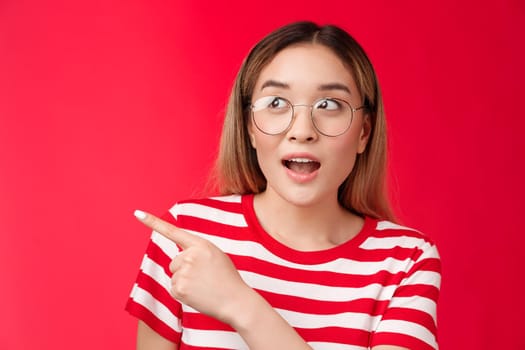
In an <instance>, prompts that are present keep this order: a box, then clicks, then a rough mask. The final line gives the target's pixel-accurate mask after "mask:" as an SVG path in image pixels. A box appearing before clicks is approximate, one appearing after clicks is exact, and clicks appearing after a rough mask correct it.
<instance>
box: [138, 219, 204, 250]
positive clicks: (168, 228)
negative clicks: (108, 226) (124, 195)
mask: <svg viewBox="0 0 525 350" xmlns="http://www.w3.org/2000/svg"><path fill="white" fill-rule="evenodd" d="M134 215H135V217H136V218H137V219H138V220H139V221H140V222H142V223H143V224H144V225H146V226H148V227H149V228H151V229H152V230H154V231H156V232H158V233H160V234H161V235H163V236H164V237H166V238H168V239H169V240H171V241H173V242H175V243H177V244H178V245H180V246H181V248H182V249H186V248H189V247H190V246H192V245H194V244H196V243H197V242H198V241H199V238H198V237H196V236H194V235H192V234H191V233H188V232H186V231H184V230H181V229H179V228H178V227H177V226H174V225H172V224H170V223H169V222H166V221H164V220H162V219H160V218H158V217H156V216H155V215H152V214H150V213H146V212H144V211H142V210H135V212H134Z"/></svg>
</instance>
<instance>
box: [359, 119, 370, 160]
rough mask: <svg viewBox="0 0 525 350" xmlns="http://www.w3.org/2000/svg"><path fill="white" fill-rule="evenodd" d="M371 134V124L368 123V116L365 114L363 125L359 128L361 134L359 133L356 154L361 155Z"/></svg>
mask: <svg viewBox="0 0 525 350" xmlns="http://www.w3.org/2000/svg"><path fill="white" fill-rule="evenodd" d="M371 132H372V122H371V121H370V116H369V115H368V114H366V115H365V118H364V120H363V125H362V126H361V132H360V133H359V141H358V142H359V143H358V145H357V153H358V154H361V153H363V152H364V151H365V150H366V145H367V144H368V139H369V138H370V134H371Z"/></svg>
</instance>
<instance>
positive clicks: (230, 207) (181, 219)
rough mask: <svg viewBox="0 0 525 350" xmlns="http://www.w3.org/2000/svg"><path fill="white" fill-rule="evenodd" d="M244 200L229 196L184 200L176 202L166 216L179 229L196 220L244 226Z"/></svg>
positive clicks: (238, 196)
mask: <svg viewBox="0 0 525 350" xmlns="http://www.w3.org/2000/svg"><path fill="white" fill-rule="evenodd" d="M242 198H243V196H242V195H229V196H217V197H206V198H193V199H184V200H180V201H178V202H176V203H175V204H174V205H173V206H172V207H171V208H170V209H169V210H168V213H167V214H166V215H167V216H169V217H170V219H171V220H172V221H174V223H175V224H176V225H177V226H179V227H180V226H181V225H182V226H184V224H185V223H187V222H191V221H195V220H201V221H209V222H216V223H223V224H228V225H234V226H243V225H245V220H244V216H243V208H242Z"/></svg>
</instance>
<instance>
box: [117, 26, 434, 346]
mask: <svg viewBox="0 0 525 350" xmlns="http://www.w3.org/2000/svg"><path fill="white" fill-rule="evenodd" d="M385 163H386V128H385V118H384V113H383V104H382V100H381V95H380V90H379V86H378V83H377V80H376V76H375V73H374V69H373V67H372V65H371V63H370V61H369V60H368V58H367V56H366V54H365V53H364V51H363V49H362V48H361V47H360V46H359V44H357V43H356V42H355V40H354V39H352V38H351V37H350V36H349V35H348V34H347V33H346V32H345V31H343V30H341V29H340V28H338V27H335V26H324V27H319V26H317V25H316V24H314V23H310V22H300V23H294V24H291V25H288V26H285V27H283V28H280V29H278V30H276V31H275V32H273V33H271V34H270V35H268V36H267V37H266V38H264V39H263V40H262V41H261V42H259V43H258V44H257V45H256V46H255V47H254V48H253V49H252V50H251V52H250V53H249V55H248V57H247V58H246V60H245V61H244V63H243V65H242V67H241V69H240V72H239V74H238V76H237V80H236V82H235V86H234V87H233V91H232V94H231V97H230V101H229V105H228V111H227V114H226V119H225V123H224V130H223V135H222V142H221V150H220V155H219V159H218V163H217V164H218V166H217V169H218V175H219V183H220V188H221V191H222V196H218V197H211V198H204V199H197V200H187V201H182V202H179V203H177V204H176V205H175V206H173V207H172V208H171V209H170V210H169V212H168V213H167V214H166V215H165V216H164V217H163V219H160V218H157V217H155V216H153V215H151V214H147V213H145V212H142V211H136V213H135V215H136V216H137V218H139V220H141V221H142V222H143V223H144V224H146V225H147V226H149V227H150V228H152V229H153V230H154V232H153V234H152V237H151V241H150V244H149V246H148V248H147V251H146V255H145V257H144V260H143V263H142V266H141V269H140V272H139V276H138V278H137V281H136V283H135V285H134V287H133V290H132V293H131V297H130V299H129V301H128V304H127V306H126V308H127V310H128V311H129V312H130V313H131V314H133V315H134V316H136V317H138V318H139V328H138V337H137V348H138V349H159V350H160V349H181V350H182V349H252V350H256V349H272V350H275V349H286V350H291V349H330V350H334V349H335V350H337V349H349V350H350V349H374V350H380V349H382V350H386V349H390V350H394V349H421V350H423V349H436V348H437V341H436V303H437V297H438V294H439V286H440V260H439V256H438V253H437V250H436V247H435V245H434V244H433V243H432V241H431V240H429V239H428V238H427V237H426V236H424V235H423V234H421V233H419V232H418V231H415V230H412V229H409V228H406V227H403V226H399V225H396V224H394V223H393V216H392V213H391V210H390V206H389V204H388V201H387V195H386V190H385V185H384V184H385Z"/></svg>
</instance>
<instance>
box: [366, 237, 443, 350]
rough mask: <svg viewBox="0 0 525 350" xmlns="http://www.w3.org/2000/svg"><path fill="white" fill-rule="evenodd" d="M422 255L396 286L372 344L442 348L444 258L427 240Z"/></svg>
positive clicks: (420, 250) (420, 349) (422, 349)
mask: <svg viewBox="0 0 525 350" xmlns="http://www.w3.org/2000/svg"><path fill="white" fill-rule="evenodd" d="M416 251H417V252H418V253H417V254H418V255H419V256H417V257H414V260H413V263H412V264H410V266H409V267H408V271H407V273H406V275H405V276H404V278H403V279H402V280H401V282H400V284H399V286H398V287H397V288H396V291H395V292H394V295H393V297H392V299H391V301H390V303H389V306H388V308H387V310H386V311H385V313H384V314H383V317H382V319H381V321H380V322H379V325H378V327H377V329H376V331H375V333H374V335H373V337H372V342H371V346H372V347H373V346H377V345H397V346H402V347H407V348H409V349H411V350H432V349H438V343H437V322H436V311H437V300H438V296H439V288H440V285H441V261H440V258H439V254H438V251H437V248H436V246H435V245H434V244H433V243H432V242H429V241H425V243H424V245H423V247H419V248H418V249H417V250H416Z"/></svg>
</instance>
